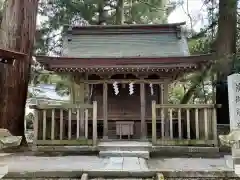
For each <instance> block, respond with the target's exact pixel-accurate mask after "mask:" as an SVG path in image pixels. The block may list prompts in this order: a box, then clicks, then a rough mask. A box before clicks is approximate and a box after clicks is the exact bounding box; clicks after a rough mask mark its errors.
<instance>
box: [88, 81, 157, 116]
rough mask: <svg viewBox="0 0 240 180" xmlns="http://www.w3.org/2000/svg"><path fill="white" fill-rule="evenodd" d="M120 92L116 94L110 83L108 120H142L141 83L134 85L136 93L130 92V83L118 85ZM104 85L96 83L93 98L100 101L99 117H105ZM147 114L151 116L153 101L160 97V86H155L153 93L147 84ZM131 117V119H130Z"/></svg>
mask: <svg viewBox="0 0 240 180" xmlns="http://www.w3.org/2000/svg"><path fill="white" fill-rule="evenodd" d="M118 87H119V94H118V95H115V94H114V89H113V86H112V85H110V84H109V85H108V120H111V119H112V120H124V119H125V120H140V114H141V112H140V85H139V84H135V85H134V94H132V95H130V94H129V85H128V84H126V85H125V87H124V86H123V85H121V84H119V85H118ZM102 89H103V87H102V85H96V86H95V88H94V91H93V97H92V100H96V101H97V103H98V119H102V117H103V96H102V94H103V90H102ZM145 92H146V93H145V97H146V116H147V117H149V118H150V117H151V102H152V100H156V101H157V102H158V99H159V94H160V93H159V86H158V85H155V86H154V95H151V91H150V87H149V85H148V84H146V85H145ZM128 118H130V119H128Z"/></svg>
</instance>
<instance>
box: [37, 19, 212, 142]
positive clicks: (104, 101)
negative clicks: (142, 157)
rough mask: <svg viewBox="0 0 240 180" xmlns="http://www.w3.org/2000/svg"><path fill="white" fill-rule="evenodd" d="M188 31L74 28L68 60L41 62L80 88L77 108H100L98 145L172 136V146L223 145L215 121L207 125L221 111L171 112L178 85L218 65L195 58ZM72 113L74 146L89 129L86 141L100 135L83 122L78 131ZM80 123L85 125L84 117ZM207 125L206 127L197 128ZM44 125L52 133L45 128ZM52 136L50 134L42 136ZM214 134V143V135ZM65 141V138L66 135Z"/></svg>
mask: <svg viewBox="0 0 240 180" xmlns="http://www.w3.org/2000/svg"><path fill="white" fill-rule="evenodd" d="M182 25H184V23H178V24H162V25H117V26H112V25H109V26H82V27H68V30H67V33H66V34H65V35H64V37H63V52H62V56H61V57H48V56H37V57H36V58H37V61H38V62H40V63H41V64H43V65H44V67H45V69H47V70H49V71H54V72H57V73H65V74H68V75H71V77H72V81H73V82H74V88H75V91H72V93H74V94H72V96H71V97H72V102H71V103H73V104H78V103H82V104H88V103H90V104H92V102H93V101H95V102H97V110H96V111H95V112H97V118H96V119H97V130H96V133H97V136H98V139H148V138H153V139H155V140H154V141H156V140H157V139H159V138H160V137H161V138H164V137H165V136H168V137H169V138H170V139H172V140H174V139H179V138H180V139H183V138H184V136H185V138H186V139H187V140H190V139H192V138H193V136H192V131H194V132H196V133H193V134H194V138H195V139H201V136H202V135H201V133H203V136H204V137H203V136H202V137H203V140H209V139H211V140H214V142H216V133H215V131H216V130H215V125H216V123H215V120H214V122H213V121H211V123H210V124H209V123H208V122H207V118H208V117H210V116H209V115H208V114H207V112H208V109H211V110H214V105H203V104H201V105H191V106H190V105H170V104H168V93H169V92H168V87H169V85H170V84H171V83H172V82H173V81H175V80H176V79H177V78H179V77H180V76H182V75H183V74H184V73H189V72H193V71H196V70H201V69H203V68H204V67H205V66H206V65H208V64H209V63H211V62H212V55H195V56H191V55H190V54H189V49H188V44H187V40H186V38H185V37H184V33H183V32H182V30H181V26H182ZM157 108H159V109H160V110H156V109H157ZM191 109H192V110H191ZM196 109H197V110H196ZM205 109H206V110H205ZM212 112H213V111H211V113H212ZM71 113H72V112H70V113H69V114H68V117H67V115H66V117H65V118H66V120H68V119H69V116H71V122H72V123H73V122H74V121H76V123H77V125H76V126H71V127H70V129H71V131H72V132H69V128H68V135H67V136H68V140H69V139H71V138H72V137H77V138H79V136H81V133H82V132H81V131H84V130H83V129H84V128H85V138H87V137H88V136H89V137H90V136H91V135H90V132H92V131H94V130H93V129H91V128H94V127H95V126H94V125H91V121H90V120H89V121H88V123H87V126H86V122H87V121H86V120H85V121H84V120H82V121H81V120H80V121H81V122H80V125H79V124H78V120H79V119H81V118H79V117H78V116H79V114H80V116H81V114H82V113H81V111H80V112H77V114H78V115H77V117H76V115H74V114H71ZM46 114H47V113H46V112H45V115H46ZM53 114H54V113H53ZM55 114H56V112H55ZM50 115H51V114H50ZM74 116H75V119H74ZM85 116H86V114H85ZM87 116H88V118H90V117H91V116H94V115H93V114H91V113H90V114H89V115H87ZM81 117H82V118H83V119H84V114H83V115H82V116H81ZM212 117H213V116H212V114H211V118H212ZM215 118H216V117H215V116H214V119H215ZM43 119H44V120H45V121H46V119H47V118H46V117H45V118H43ZM53 119H54V118H53ZM56 119H58V118H56ZM60 119H64V116H63V117H62V118H60ZM85 119H86V117H85ZM90 119H91V118H90ZM192 119H194V123H192V121H193V120H192ZM203 119H205V120H203ZM50 120H51V118H50ZM200 120H202V122H205V123H206V124H205V125H203V124H204V123H201V122H197V121H200ZM68 122H69V121H68ZM164 122H165V123H164ZM43 124H45V126H46V122H45V123H43ZM50 124H51V123H50ZM53 124H54V123H53ZM53 124H52V125H53ZM55 124H56V122H55ZM60 124H61V123H60ZM84 124H85V125H84ZM68 125H69V123H68ZM184 126H186V127H184ZM61 127H63V125H61ZM61 127H60V132H62V131H63V130H61ZM76 127H77V130H76V131H75V133H74V132H73V131H74V129H76ZM81 127H82V128H81ZM87 127H89V130H88V129H86V128H87ZM79 128H80V130H79ZM95 128H96V127H95ZM201 128H202V129H201ZM206 128H207V129H206ZM213 129H214V130H213ZM212 130H213V131H212ZM41 131H42V130H41ZM47 131H48V130H44V127H43V133H46V134H47ZM50 131H51V130H50ZM86 131H87V133H86ZM183 131H186V133H184V132H183ZM212 132H214V133H213V134H214V135H212V134H209V133H212ZM62 133H63V132H62ZM88 134H89V135H88ZM184 134H185V135H184ZM82 136H84V133H82ZM206 136H207V137H208V138H207V137H206ZM213 136H214V137H213ZM57 137H58V136H57V135H55V134H54V133H52V134H51V135H49V138H50V139H52V140H53V139H56V138H57ZM210 137H211V138H210ZM44 138H45V139H47V138H48V136H47V135H44ZM44 138H43V139H44ZM58 138H59V137H58ZM161 138H160V139H161ZM61 139H64V135H60V140H61ZM156 142H157V141H156ZM188 142H189V141H188ZM212 142H213V141H211V142H210V143H209V144H211V143H212ZM212 144H214V143H212Z"/></svg>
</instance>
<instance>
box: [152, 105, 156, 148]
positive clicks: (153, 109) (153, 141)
mask: <svg viewBox="0 0 240 180" xmlns="http://www.w3.org/2000/svg"><path fill="white" fill-rule="evenodd" d="M156 121H157V120H156V101H152V143H153V144H155V143H156V141H157V127H156V125H157V124H156V123H157V122H156Z"/></svg>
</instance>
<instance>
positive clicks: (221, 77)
mask: <svg viewBox="0 0 240 180" xmlns="http://www.w3.org/2000/svg"><path fill="white" fill-rule="evenodd" d="M236 30H237V1H236V0H227V1H226V0H220V1H219V18H218V32H217V39H216V44H215V52H216V55H217V58H218V65H219V67H218V70H219V71H218V73H217V78H218V85H217V89H216V102H217V104H222V107H221V109H219V110H218V112H217V115H218V121H219V123H224V124H225V123H229V115H228V114H229V110H228V91H227V83H226V80H227V76H228V75H230V73H231V71H232V64H233V59H234V54H235V53H236Z"/></svg>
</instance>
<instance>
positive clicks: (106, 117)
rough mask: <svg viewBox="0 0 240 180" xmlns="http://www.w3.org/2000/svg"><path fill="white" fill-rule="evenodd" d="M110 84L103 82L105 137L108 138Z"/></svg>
mask: <svg viewBox="0 0 240 180" xmlns="http://www.w3.org/2000/svg"><path fill="white" fill-rule="evenodd" d="M107 96H108V84H107V83H106V82H104V83H103V139H108V107H107V106H108V103H107V100H108V97H107Z"/></svg>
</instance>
